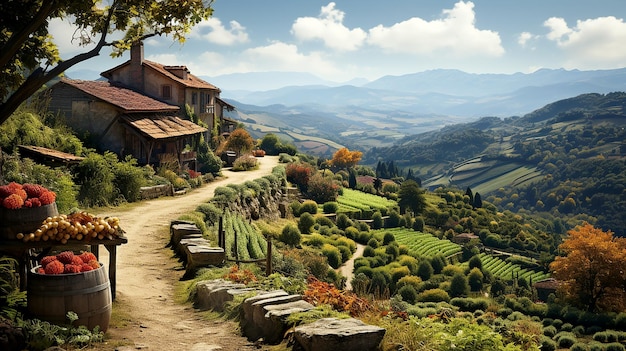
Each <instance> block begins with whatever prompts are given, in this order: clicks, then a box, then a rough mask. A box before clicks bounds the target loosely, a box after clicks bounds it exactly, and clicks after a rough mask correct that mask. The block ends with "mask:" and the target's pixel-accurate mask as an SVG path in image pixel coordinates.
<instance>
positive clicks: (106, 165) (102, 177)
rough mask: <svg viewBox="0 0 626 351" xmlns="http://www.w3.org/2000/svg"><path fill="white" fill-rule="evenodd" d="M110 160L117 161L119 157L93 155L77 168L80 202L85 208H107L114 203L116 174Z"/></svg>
mask: <svg viewBox="0 0 626 351" xmlns="http://www.w3.org/2000/svg"><path fill="white" fill-rule="evenodd" d="M106 156H108V158H107V157H106ZM109 160H114V161H117V156H115V154H113V153H107V154H105V156H102V155H99V154H97V153H91V154H89V155H87V157H85V159H84V160H83V161H81V162H80V163H79V164H78V165H77V166H76V174H75V179H76V182H77V183H78V184H79V185H80V190H79V192H78V201H79V202H80V203H81V204H83V205H84V206H88V207H93V206H106V205H109V204H111V202H112V201H113V199H114V197H115V187H114V185H113V179H115V174H114V173H113V170H112V169H111V166H110V163H111V162H109Z"/></svg>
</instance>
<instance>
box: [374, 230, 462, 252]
mask: <svg viewBox="0 0 626 351" xmlns="http://www.w3.org/2000/svg"><path fill="white" fill-rule="evenodd" d="M380 231H381V232H383V233H391V234H393V236H394V237H395V238H396V241H397V242H398V244H400V245H405V246H407V247H408V248H409V252H410V253H411V254H412V255H416V256H422V257H433V256H436V255H442V256H444V257H450V256H454V255H456V254H458V253H460V252H461V246H459V245H458V244H455V243H453V242H451V241H450V240H447V239H444V240H441V239H439V238H437V237H435V236H433V235H431V234H428V233H422V232H416V231H414V230H412V229H408V228H391V229H381V230H380Z"/></svg>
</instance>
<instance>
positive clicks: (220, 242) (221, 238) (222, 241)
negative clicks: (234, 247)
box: [217, 216, 226, 252]
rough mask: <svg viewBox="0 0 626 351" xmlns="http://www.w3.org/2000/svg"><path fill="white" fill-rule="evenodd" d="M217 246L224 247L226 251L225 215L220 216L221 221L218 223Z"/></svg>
mask: <svg viewBox="0 0 626 351" xmlns="http://www.w3.org/2000/svg"><path fill="white" fill-rule="evenodd" d="M217 246H219V247H221V248H222V249H224V252H226V235H225V233H224V217H223V216H222V217H220V221H219V222H218V225H217Z"/></svg>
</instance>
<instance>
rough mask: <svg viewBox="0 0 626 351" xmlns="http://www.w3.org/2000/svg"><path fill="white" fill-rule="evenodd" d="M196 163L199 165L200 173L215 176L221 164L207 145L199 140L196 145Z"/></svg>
mask: <svg viewBox="0 0 626 351" xmlns="http://www.w3.org/2000/svg"><path fill="white" fill-rule="evenodd" d="M197 155H198V163H199V164H200V167H199V170H200V172H202V173H210V174H217V173H219V171H220V169H222V166H223V162H222V160H221V159H220V158H219V157H217V155H215V154H214V153H213V151H212V150H211V147H210V146H209V144H208V143H207V142H206V141H204V140H201V141H200V143H198V154H197Z"/></svg>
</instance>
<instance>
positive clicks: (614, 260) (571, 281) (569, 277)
mask: <svg viewBox="0 0 626 351" xmlns="http://www.w3.org/2000/svg"><path fill="white" fill-rule="evenodd" d="M559 251H560V252H562V253H564V254H565V255H564V256H557V257H556V259H555V260H554V262H552V263H551V264H550V270H551V271H552V275H553V277H554V278H556V279H557V280H559V281H561V282H562V284H561V286H560V291H561V292H562V293H563V294H564V296H565V297H566V299H568V300H569V301H572V302H573V303H574V304H576V305H578V306H580V307H583V308H586V309H587V310H592V311H620V312H621V311H624V309H625V308H626V291H625V290H624V287H625V286H626V238H617V237H614V236H613V233H612V232H611V231H606V232H605V231H603V230H602V229H598V228H594V227H593V226H592V225H591V224H589V223H585V224H583V225H581V226H578V227H576V228H575V229H572V230H570V231H568V232H567V238H566V239H565V240H564V241H563V243H561V245H559Z"/></svg>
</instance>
